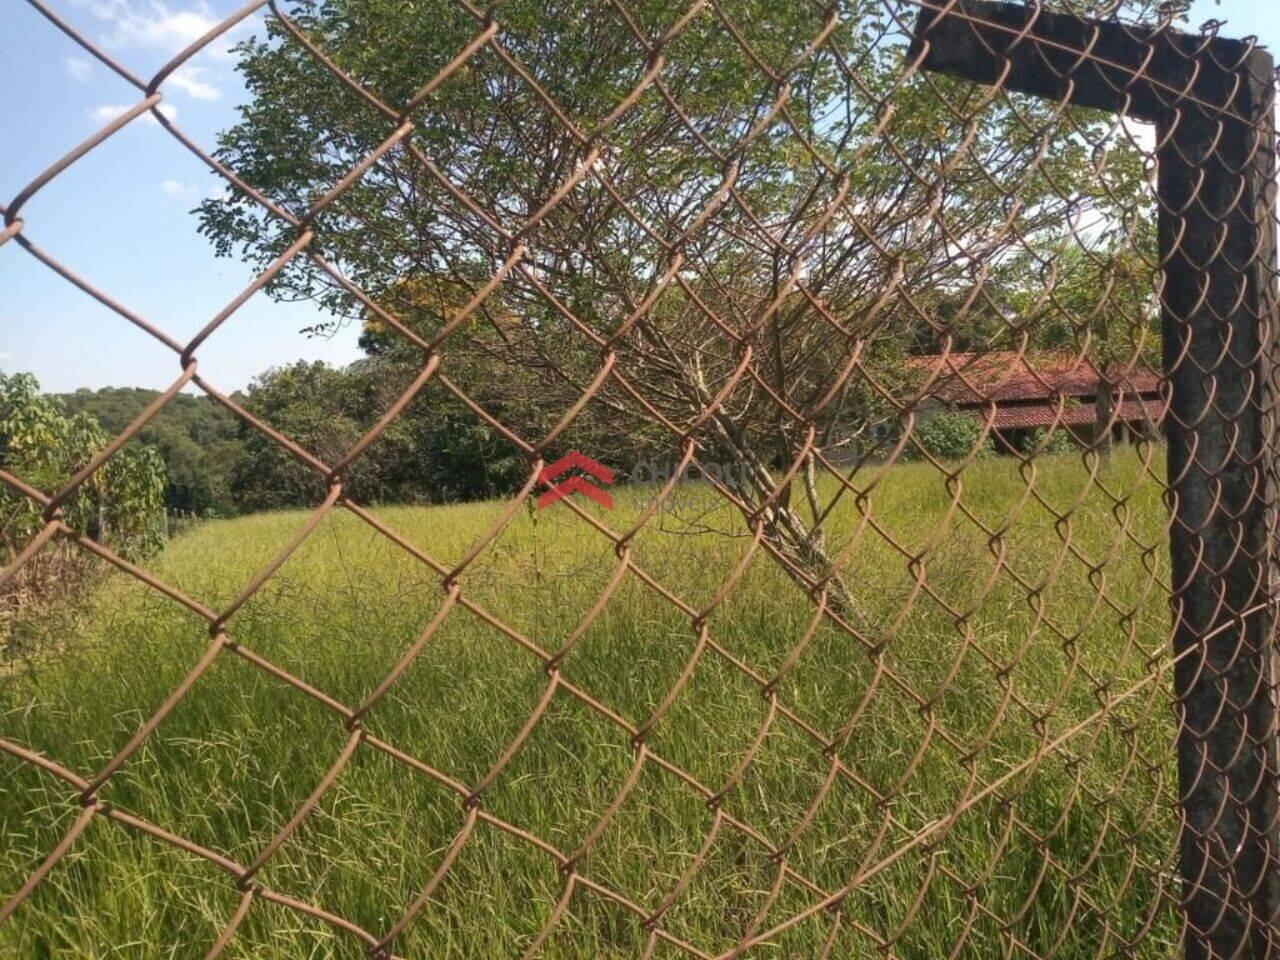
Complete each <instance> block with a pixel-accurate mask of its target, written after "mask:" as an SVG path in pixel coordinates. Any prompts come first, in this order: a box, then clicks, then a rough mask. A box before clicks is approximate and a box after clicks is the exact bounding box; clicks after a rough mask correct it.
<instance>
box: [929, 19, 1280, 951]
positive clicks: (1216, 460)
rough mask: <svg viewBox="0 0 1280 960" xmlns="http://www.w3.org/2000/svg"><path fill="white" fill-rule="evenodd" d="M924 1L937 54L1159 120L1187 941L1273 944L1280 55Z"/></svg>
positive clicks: (1276, 936)
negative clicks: (1278, 89) (1277, 76)
mask: <svg viewBox="0 0 1280 960" xmlns="http://www.w3.org/2000/svg"><path fill="white" fill-rule="evenodd" d="M926 2H927V3H928V5H929V6H927V7H926V8H925V9H924V10H922V12H921V14H920V17H919V20H918V21H917V24H916V33H915V37H914V39H913V43H912V47H911V58H912V60H913V61H914V60H915V59H916V58H922V60H921V62H922V65H923V67H924V68H925V69H928V70H934V71H939V72H942V73H946V74H949V75H952V76H956V77H961V78H964V79H968V80H972V81H974V82H977V83H985V84H994V83H1000V84H1001V86H1002V87H1003V88H1005V89H1007V90H1011V91H1019V92H1022V93H1029V94H1033V95H1037V96H1041V97H1045V98H1048V99H1051V100H1054V101H1056V102H1070V103H1072V104H1075V105H1080V106H1086V107H1093V108H1097V109H1102V110H1109V111H1113V112H1118V113H1124V114H1126V115H1128V116H1131V117H1134V118H1137V119H1141V120H1146V121H1149V122H1154V123H1155V124H1156V127H1157V133H1158V137H1159V142H1160V146H1159V149H1158V166H1159V180H1158V185H1157V203H1158V205H1159V238H1160V256H1161V261H1162V263H1163V265H1164V266H1163V290H1162V296H1161V314H1162V320H1161V323H1162V336H1163V348H1164V373H1165V376H1166V378H1167V380H1168V383H1169V386H1170V388H1171V405H1170V409H1169V412H1168V414H1167V419H1166V428H1167V433H1168V477H1169V484H1170V490H1169V502H1170V507H1171V510H1172V513H1173V523H1172V526H1171V528H1170V551H1171V560H1172V585H1173V591H1174V596H1173V609H1174V627H1173V650H1174V654H1175V655H1176V656H1178V657H1179V658H1180V659H1179V660H1178V663H1177V665H1176V667H1175V675H1174V687H1175V698H1176V705H1175V708H1176V713H1177V717H1178V723H1179V727H1178V742H1177V750H1178V758H1177V767H1178V779H1179V794H1180V798H1181V813H1182V826H1181V833H1180V839H1179V856H1180V870H1181V874H1182V905H1183V911H1184V916H1185V920H1186V925H1185V933H1184V937H1183V943H1184V950H1185V953H1186V956H1187V957H1188V958H1192V960H1200V958H1210V957H1212V958H1228V957H1238V958H1242V960H1243V958H1262V957H1266V958H1275V957H1280V926H1278V924H1277V921H1278V919H1280V890H1278V888H1277V887H1278V882H1280V863H1278V861H1277V855H1278V853H1280V833H1278V831H1277V823H1276V808H1277V802H1276V801H1277V793H1276V791H1277V781H1278V779H1280V778H1278V777H1277V735H1276V734H1277V731H1276V688H1275V663H1274V660H1275V644H1274V640H1275V635H1274V629H1273V622H1274V617H1273V607H1272V604H1273V599H1274V591H1275V583H1274V580H1275V578H1274V577H1273V570H1274V569H1275V564H1274V562H1273V560H1274V552H1275V532H1276V531H1275V519H1274V511H1273V510H1272V509H1270V505H1274V503H1275V499H1274V485H1273V480H1274V477H1275V449H1274V443H1275V436H1274V413H1275V407H1274V397H1273V390H1272V388H1273V382H1272V379H1271V378H1272V371H1271V369H1270V364H1269V357H1270V353H1271V351H1272V350H1273V349H1274V347H1273V341H1274V339H1275V337H1276V335H1277V330H1276V326H1275V319H1276V296H1275V277H1276V269H1275V253H1276V250H1275V173H1276V168H1275V123H1274V86H1273V84H1274V68H1273V63H1272V59H1271V57H1270V55H1269V54H1267V53H1266V52H1265V51H1263V50H1261V49H1257V48H1254V47H1252V46H1250V45H1248V44H1246V43H1243V42H1239V41H1234V40H1226V39H1220V38H1216V37H1213V38H1208V37H1202V36H1198V35H1190V34H1184V33H1180V32H1177V31H1173V30H1167V29H1166V30H1158V31H1153V30H1146V31H1142V30H1137V29H1135V28H1132V27H1127V26H1124V25H1122V24H1119V23H1115V22H1109V21H1095V20H1088V19H1084V18H1081V17H1075V16H1070V15H1066V14H1057V13H1048V12H1045V11H1043V10H1040V9H1037V8H1032V7H1027V6H1023V5H1021V4H1013V3H993V2H983V0H959V2H954V3H952V2H949V0H926ZM1006 71H1007V72H1006Z"/></svg>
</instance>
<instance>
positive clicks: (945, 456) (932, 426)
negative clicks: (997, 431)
mask: <svg viewBox="0 0 1280 960" xmlns="http://www.w3.org/2000/svg"><path fill="white" fill-rule="evenodd" d="M914 435H915V439H916V443H918V444H919V445H920V447H921V448H922V449H923V450H924V451H925V452H926V453H928V454H929V455H930V456H932V457H934V458H936V459H938V460H963V459H964V458H965V457H967V456H969V454H970V453H971V452H972V451H973V449H974V448H975V447H977V448H978V456H980V457H985V456H989V455H990V454H991V453H992V452H993V449H994V448H993V447H992V444H991V438H990V437H989V436H988V437H983V435H982V421H980V420H979V419H978V418H977V417H972V416H969V415H968V414H964V413H956V412H954V411H950V410H947V411H943V412H942V413H937V414H934V415H933V416H932V417H930V418H929V419H928V420H925V421H924V422H923V423H921V424H919V425H917V426H916V428H915V434H914Z"/></svg>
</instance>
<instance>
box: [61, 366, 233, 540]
mask: <svg viewBox="0 0 1280 960" xmlns="http://www.w3.org/2000/svg"><path fill="white" fill-rule="evenodd" d="M157 395H158V392H157V391H155V390H143V389H141V388H138V387H104V388H102V389H101V390H86V389H81V390H77V391H76V392H75V393H67V394H62V395H61V397H60V399H61V400H62V402H63V403H64V404H66V407H67V410H68V411H69V412H71V413H79V412H81V411H83V412H85V413H88V414H89V415H90V416H92V417H94V418H95V419H96V420H97V421H98V422H99V423H101V424H102V426H103V427H104V428H105V429H106V430H108V431H109V432H111V433H112V434H116V433H119V432H120V431H121V430H123V429H124V428H125V427H126V426H128V424H129V423H130V421H132V420H133V419H134V418H135V417H137V416H138V414H140V413H141V412H142V411H143V409H144V408H145V407H146V406H147V404H149V403H150V402H151V401H152V400H154V399H155V398H156V396H157ZM139 439H141V440H142V441H143V442H144V443H147V444H150V445H152V446H154V447H155V448H156V449H157V450H158V451H159V452H160V455H161V456H162V457H163V458H164V462H165V467H166V470H167V472H168V478H169V485H168V489H167V490H166V492H165V505H166V506H167V507H168V508H169V509H170V510H183V511H193V512H195V513H199V514H206V513H210V512H213V513H217V514H224V515H225V514H229V513H233V512H235V505H234V503H233V501H232V498H231V488H230V476H231V470H232V465H233V464H234V463H235V461H236V458H237V456H238V455H239V453H240V451H241V449H242V447H243V441H241V440H240V439H239V428H238V422H237V420H236V418H235V417H234V416H233V415H232V414H231V413H230V412H229V411H228V410H226V409H225V408H224V407H222V406H220V405H218V404H217V403H215V402H214V401H213V400H211V399H210V398H209V397H205V396H192V395H189V394H179V395H178V396H176V397H174V398H173V399H172V400H171V401H170V402H169V403H168V404H167V405H166V406H165V408H164V409H163V410H161V411H160V413H159V414H158V415H157V416H156V418H155V419H154V420H152V421H151V422H150V423H149V424H147V425H146V426H145V427H143V428H142V431H141V432H140V434H139Z"/></svg>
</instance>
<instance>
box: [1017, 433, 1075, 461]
mask: <svg viewBox="0 0 1280 960" xmlns="http://www.w3.org/2000/svg"><path fill="white" fill-rule="evenodd" d="M1079 447H1080V444H1078V443H1077V442H1076V439H1075V437H1073V436H1072V435H1071V431H1070V430H1068V429H1067V428H1066V427H1058V428H1057V429H1056V430H1054V431H1052V432H1050V431H1049V430H1047V429H1046V428H1044V427H1037V428H1036V429H1035V430H1032V431H1031V432H1030V433H1028V434H1027V435H1026V437H1025V438H1023V441H1022V445H1021V452H1022V453H1025V454H1036V455H1041V454H1046V453H1049V454H1053V453H1072V452H1074V451H1076V450H1078V449H1079Z"/></svg>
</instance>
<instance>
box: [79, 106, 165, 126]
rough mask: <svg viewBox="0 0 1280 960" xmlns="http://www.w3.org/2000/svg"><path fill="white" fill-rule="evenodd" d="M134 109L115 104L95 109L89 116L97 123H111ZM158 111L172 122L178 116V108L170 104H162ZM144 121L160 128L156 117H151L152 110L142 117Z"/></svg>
mask: <svg viewBox="0 0 1280 960" xmlns="http://www.w3.org/2000/svg"><path fill="white" fill-rule="evenodd" d="M132 109H133V107H128V106H121V105H119V104H115V103H111V104H103V105H102V106H100V107H94V108H93V109H92V110H90V111H89V116H90V118H92V119H93V120H94V121H96V122H97V123H110V122H111V121H112V120H115V119H116V118H117V117H122V116H124V115H125V114H126V113H128V112H129V111H130V110H132ZM156 109H157V110H159V111H160V112H161V113H162V114H164V115H165V116H166V117H167V118H168V119H170V120H172V119H174V118H175V117H176V116H177V115H178V108H177V107H175V106H172V105H171V104H168V103H162V104H160V106H158V107H156ZM135 119H136V118H135ZM142 119H143V120H144V121H146V122H147V123H154V124H156V125H157V126H159V123H160V121H158V120H157V119H156V118H155V117H154V116H152V115H151V111H150V110H148V111H147V112H146V113H144V114H143V115H142Z"/></svg>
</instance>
